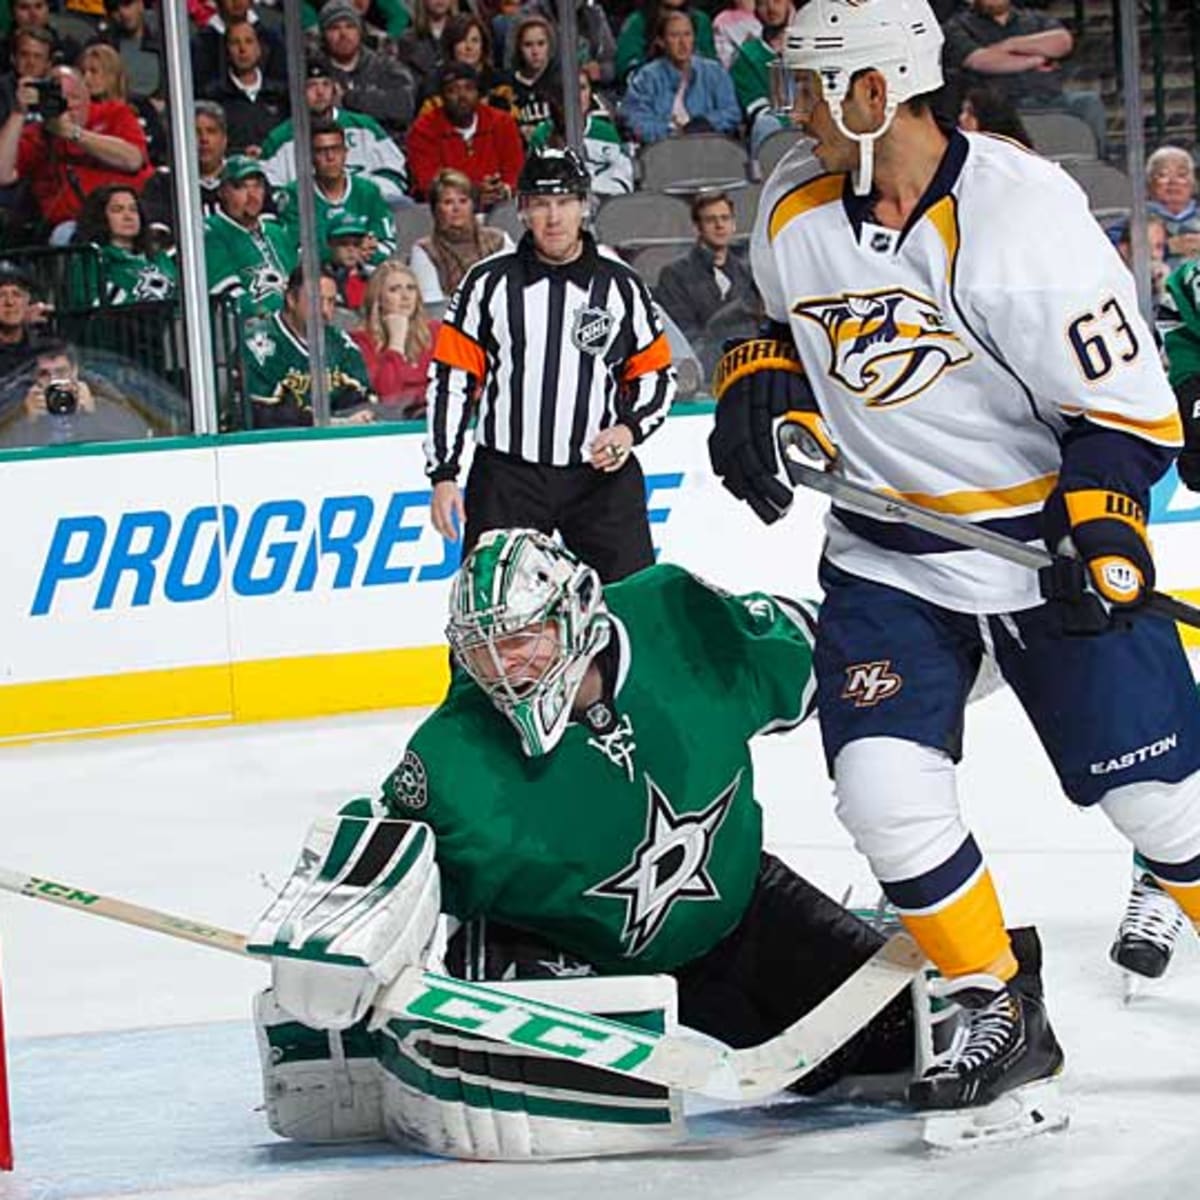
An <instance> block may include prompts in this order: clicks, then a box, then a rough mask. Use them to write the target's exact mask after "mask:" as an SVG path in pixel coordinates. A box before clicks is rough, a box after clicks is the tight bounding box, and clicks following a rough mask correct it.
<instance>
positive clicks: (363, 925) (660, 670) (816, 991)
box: [251, 530, 1040, 1159]
mask: <svg viewBox="0 0 1200 1200" xmlns="http://www.w3.org/2000/svg"><path fill="white" fill-rule="evenodd" d="M450 608H451V611H450V619H449V626H448V636H449V640H450V643H451V646H452V649H453V654H454V661H455V664H456V669H455V671H454V677H453V680H452V684H451V688H450V691H449V694H448V696H447V698H446V700H445V701H444V702H443V703H442V704H441V705H440V706H439V707H438V708H437V709H436V710H435V711H434V712H433V713H432V715H431V716H430V717H429V718H428V719H427V720H426V721H425V722H424V723H423V724H422V725H421V727H420V728H419V729H418V730H417V731H416V733H415V734H414V735H413V737H412V740H411V742H410V744H409V746H408V749H407V750H406V752H405V754H404V757H403V759H402V761H401V762H400V764H399V766H397V767H396V769H395V770H394V771H393V772H392V773H391V774H390V775H389V776H388V777H387V779H386V781H385V782H384V785H383V788H382V795H381V796H380V797H379V798H377V799H375V800H358V801H353V802H351V803H350V804H349V805H347V806H346V808H345V809H343V812H342V814H341V816H340V817H338V818H333V819H330V820H327V821H321V822H318V823H317V825H316V826H314V829H313V831H312V833H311V834H310V836H309V839H308V841H307V842H306V844H305V846H304V848H303V850H302V852H301V855H300V860H299V862H298V864H297V867H296V870H295V872H294V873H293V875H292V877H291V879H290V880H289V881H288V882H287V884H286V885H285V887H284V888H283V890H282V891H281V893H280V895H279V897H278V898H277V899H276V901H275V902H274V903H273V904H272V905H271V906H270V908H269V909H268V911H267V912H266V913H265V914H264V916H263V917H262V919H261V920H260V921H259V923H258V925H257V927H256V928H255V930H254V933H253V934H252V936H251V945H252V948H253V949H254V950H256V951H257V952H259V953H265V954H269V955H270V956H271V964H272V974H273V986H272V988H271V989H270V990H269V991H268V992H266V993H264V994H263V995H262V996H261V997H260V998H259V1000H258V1003H257V1019H258V1026H259V1038H260V1048H261V1051H262V1063H263V1070H264V1078H265V1091H266V1098H267V1111H268V1117H269V1120H270V1122H271V1126H272V1128H273V1129H274V1130H275V1131H276V1132H277V1133H279V1134H282V1135H283V1136H285V1137H291V1138H297V1139H302V1140H308V1141H325V1140H343V1139H353V1138H380V1137H389V1138H392V1139H394V1140H397V1141H400V1142H402V1143H404V1144H405V1145H408V1146H412V1147H417V1148H420V1149H423V1150H427V1151H430V1152H433V1153H438V1154H444V1155H450V1156H454V1157H461V1158H481V1159H524V1158H555V1157H570V1156H582V1155H597V1154H606V1153H627V1152H633V1151H646V1150H652V1149H655V1148H657V1147H662V1146H666V1145H669V1144H671V1143H673V1142H675V1141H678V1140H679V1139H681V1138H682V1137H683V1136H684V1124H683V1117H682V1101H681V1096H680V1095H679V1094H678V1092H676V1091H675V1090H673V1089H668V1088H665V1087H657V1086H652V1085H649V1084H646V1083H644V1082H642V1081H640V1080H630V1079H627V1078H623V1077H621V1076H618V1075H613V1074H608V1073H606V1072H603V1071H601V1070H599V1069H597V1068H595V1067H591V1066H585V1065H580V1064H576V1063H572V1062H564V1061H561V1060H556V1059H549V1058H546V1057H543V1056H538V1055H535V1054H531V1053H529V1052H526V1051H519V1050H516V1049H514V1048H512V1047H509V1046H503V1045H498V1044H496V1043H492V1042H485V1041H482V1040H479V1039H473V1038H470V1037H466V1036H463V1035H458V1034H448V1033H445V1032H442V1031H439V1030H437V1029H435V1028H432V1027H430V1026H428V1025H425V1024H422V1023H415V1022H412V1021H407V1020H405V1021H401V1020H397V1019H391V1018H388V1016H387V1015H386V1013H377V1012H376V1010H375V1007H374V1006H375V1004H376V1001H377V999H378V997H379V996H380V994H381V991H382V990H383V989H385V988H386V987H387V986H388V985H389V983H390V982H391V981H392V980H393V979H395V977H396V976H397V975H398V974H399V973H401V972H402V971H404V970H405V969H408V968H411V967H413V966H418V967H420V966H424V965H426V964H427V963H429V962H430V961H431V955H432V953H433V949H432V948H433V946H434V942H435V934H436V932H437V929H438V921H439V914H440V913H443V912H444V913H446V914H448V916H449V917H450V918H451V924H452V925H453V926H454V932H453V934H452V936H451V937H450V938H449V942H448V945H447V946H446V949H445V964H446V969H447V970H448V971H449V972H450V973H451V974H454V975H458V976H461V977H462V978H466V979H474V980H495V981H503V984H502V986H503V987H505V988H507V989H510V990H514V991H515V990H519V989H521V988H525V989H531V994H534V995H537V996H540V997H541V998H542V999H544V1000H546V1001H550V1002H552V1003H555V1004H559V1005H564V1006H568V1007H572V1008H577V1009H582V1010H585V1011H589V1012H593V1013H606V1014H619V1015H620V1016H621V1019H623V1020H625V1021H628V1022H644V1023H649V1024H651V1025H653V1026H655V1027H657V1028H660V1029H663V1028H666V1029H670V1028H671V1027H672V1026H673V1025H674V1024H675V1022H676V1021H678V1022H680V1023H682V1025H684V1026H686V1027H687V1028H688V1029H690V1030H695V1031H698V1032H699V1033H701V1034H704V1035H707V1036H709V1037H711V1038H715V1039H718V1040H719V1041H721V1042H723V1043H725V1044H726V1045H728V1046H731V1047H735V1048H737V1047H747V1046H754V1045H758V1044H760V1043H762V1042H764V1041H766V1040H767V1039H770V1038H772V1037H773V1036H775V1035H777V1034H778V1033H779V1032H780V1031H781V1030H783V1029H785V1028H786V1027H787V1026H789V1025H790V1024H791V1023H792V1022H794V1021H795V1020H796V1019H797V1018H798V1017H799V1016H801V1015H802V1014H804V1013H806V1012H807V1011H808V1010H810V1009H812V1008H813V1007H814V1006H815V1005H817V1004H818V1003H819V1002H820V1001H821V1000H823V999H824V998H825V997H826V996H828V995H829V994H830V993H831V992H832V991H833V990H834V989H835V988H836V987H838V985H839V984H841V983H842V982H843V981H844V980H845V979H847V977H849V976H851V975H852V974H853V973H854V972H855V970H856V969H857V968H858V967H859V966H860V965H861V964H863V963H864V962H865V961H866V960H867V959H869V958H870V957H871V956H872V954H873V953H874V952H875V951H876V950H877V949H878V948H879V947H880V946H881V945H882V944H883V941H884V938H883V935H882V934H881V933H880V932H878V931H877V930H876V929H875V928H872V927H871V926H870V925H868V924H866V923H864V922H863V921H861V920H859V919H858V918H857V917H856V916H855V915H853V914H852V913H850V912H849V911H847V910H846V909H845V908H843V907H842V906H840V905H838V904H837V903H835V902H834V901H833V900H831V899H830V898H828V897H827V896H825V895H824V894H823V893H821V892H820V891H819V890H818V889H816V888H815V887H814V886H813V885H811V884H810V883H808V882H807V881H806V880H805V879H803V878H802V877H801V876H799V875H798V874H796V873H795V872H794V871H792V870H791V869H789V868H788V867H787V866H785V865H784V864H783V863H782V862H781V861H779V860H778V859H777V858H775V857H773V856H772V855H770V854H768V853H765V852H764V850H763V843H762V812H761V809H760V807H759V804H758V802H757V800H756V799H755V795H754V772H753V764H752V761H751V756H750V749H749V742H750V740H751V738H753V737H754V736H755V735H756V734H760V733H768V732H774V731H777V730H784V729H789V728H792V727H793V726H795V725H797V724H798V723H799V722H801V721H802V720H803V719H804V718H805V717H806V716H807V715H808V713H809V711H810V709H811V705H812V696H813V691H814V681H813V677H812V644H813V634H814V628H815V610H814V609H813V607H812V606H811V605H809V604H806V603H797V602H794V601H789V600H786V599H783V598H780V597H776V596H771V595H767V594H765V593H750V594H747V595H742V596H733V595H729V594H726V593H724V592H722V591H719V590H718V589H716V588H714V587H711V586H709V585H708V584H706V583H704V582H703V581H701V580H700V579H698V578H696V577H695V576H693V575H691V574H689V573H688V572H686V571H684V570H682V569H680V568H678V567H673V566H666V565H660V566H656V567H653V568H650V569H649V570H647V571H644V572H641V573H639V574H638V575H636V576H634V577H632V578H630V579H628V580H625V581H623V582H620V583H616V584H612V585H610V586H609V587H608V588H607V589H602V588H601V585H600V582H599V580H598V578H597V576H596V573H595V572H594V571H593V570H592V569H591V568H589V567H587V566H585V565H583V564H582V563H580V562H579V561H578V560H577V559H576V558H574V557H573V556H572V555H571V554H570V553H569V552H568V551H566V550H564V549H563V548H562V547H560V546H559V545H557V544H556V543H554V542H553V541H551V540H550V539H549V538H547V537H545V536H544V535H542V534H540V533H537V532H535V531H531V530H500V531H495V532H492V533H488V534H485V535H484V536H483V538H482V539H481V541H480V542H479V544H478V545H477V547H476V548H475V550H474V551H473V552H472V553H471V554H470V555H469V556H468V558H467V559H466V561H465V562H464V563H463V565H462V567H461V568H460V571H459V573H458V575H457V577H456V579H455V581H454V585H453V588H452V591H451V601H450ZM1014 944H1015V946H1016V948H1017V953H1018V955H1019V957H1020V960H1021V969H1022V971H1023V972H1024V973H1025V974H1026V976H1027V977H1028V979H1029V985H1030V987H1032V988H1038V987H1040V981H1039V979H1038V972H1039V969H1040V962H1039V960H1040V949H1039V947H1038V944H1037V939H1036V935H1035V934H1034V933H1033V931H1032V930H1026V931H1018V932H1017V936H1015V937H1014ZM910 996H911V994H910V992H909V991H902V992H901V993H900V994H899V995H898V996H897V997H896V998H895V1000H893V1001H892V1002H891V1003H890V1004H888V1006H887V1007H886V1008H884V1009H883V1011H882V1012H881V1013H880V1014H879V1015H878V1016H877V1017H876V1018H875V1019H874V1020H872V1021H870V1022H869V1023H868V1024H866V1025H865V1026H864V1027H863V1028H861V1029H860V1030H858V1031H857V1032H856V1033H855V1034H854V1036H852V1037H851V1038H850V1039H849V1040H848V1041H846V1042H845V1044H844V1045H842V1047H841V1048H840V1049H839V1050H837V1051H836V1052H835V1053H834V1054H832V1055H831V1056H830V1057H828V1058H827V1059H825V1061H824V1062H822V1063H821V1064H820V1066H818V1067H817V1068H816V1069H815V1070H814V1071H811V1072H809V1073H807V1074H806V1075H805V1076H804V1077H803V1079H801V1080H800V1081H799V1083H798V1084H797V1085H796V1086H797V1089H798V1090H802V1091H804V1092H806V1093H814V1092H819V1091H821V1090H823V1089H825V1088H828V1087H830V1086H831V1085H833V1084H835V1083H837V1082H839V1081H842V1080H846V1079H849V1078H851V1077H855V1076H861V1075H870V1076H873V1077H879V1076H889V1077H892V1078H893V1079H894V1080H896V1081H898V1083H899V1087H900V1088H901V1089H903V1086H904V1085H905V1084H906V1083H907V1082H908V1080H909V1079H911V1077H912V1075H913V1071H914V1068H915V1067H916V1066H918V1065H923V1064H924V1060H926V1059H927V1057H928V1052H927V1051H926V1052H923V1053H918V1052H917V1049H916V1047H917V1046H918V1043H921V1044H924V1045H928V1044H929V1043H930V1038H929V1037H928V1034H927V1032H926V1034H925V1036H924V1038H923V1039H922V1038H918V1036H917V1033H918V1027H919V1028H920V1030H922V1031H927V1030H928V1028H929V1023H928V1022H927V1021H925V1020H924V1019H923V1017H924V1015H925V1014H924V1011H923V1006H918V1008H919V1013H918V1015H919V1016H920V1017H921V1018H922V1019H921V1020H914V1008H913V1002H912V1000H911V998H910ZM962 1049H963V1048H962V1047H961V1046H960V1047H958V1050H959V1051H961V1050H962ZM918 1059H920V1060H922V1061H921V1063H918V1061H917V1060H918ZM980 1099H981V1101H986V1100H987V1099H988V1097H987V1096H986V1095H982V1096H981V1097H980Z"/></svg>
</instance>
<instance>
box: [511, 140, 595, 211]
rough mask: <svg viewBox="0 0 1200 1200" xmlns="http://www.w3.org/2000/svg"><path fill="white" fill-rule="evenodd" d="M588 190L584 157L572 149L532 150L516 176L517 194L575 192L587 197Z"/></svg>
mask: <svg viewBox="0 0 1200 1200" xmlns="http://www.w3.org/2000/svg"><path fill="white" fill-rule="evenodd" d="M591 190H592V180H591V176H590V175H588V171H587V167H585V166H584V165H583V159H581V158H580V157H579V155H578V154H577V153H576V152H575V151H574V150H570V149H565V150H559V149H555V148H553V147H550V146H543V147H542V148H541V149H538V150H533V151H531V152H530V154H529V157H528V158H526V159H525V165H524V166H523V167H522V168H521V174H520V176H519V177H518V179H517V195H518V196H578V197H579V198H580V199H581V200H586V199H587V197H588V194H589V193H590V192H591Z"/></svg>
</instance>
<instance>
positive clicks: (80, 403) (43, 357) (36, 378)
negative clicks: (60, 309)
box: [24, 342, 96, 421]
mask: <svg viewBox="0 0 1200 1200" xmlns="http://www.w3.org/2000/svg"><path fill="white" fill-rule="evenodd" d="M24 408H25V416H26V417H27V418H28V419H29V420H30V421H36V420H38V419H39V418H41V417H58V418H70V417H73V416H75V414H76V413H94V412H95V411H96V398H95V396H93V395H92V389H91V388H90V387H89V386H88V384H87V380H85V379H81V378H80V377H79V363H78V361H77V360H76V358H75V352H74V350H72V348H71V346H70V344H69V343H68V342H44V343H43V344H42V346H41V347H40V349H39V350H38V355H37V363H36V365H35V367H34V374H33V382H32V383H31V384H30V385H29V390H28V391H27V392H26V393H25V400H24Z"/></svg>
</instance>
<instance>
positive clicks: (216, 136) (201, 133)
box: [194, 100, 229, 213]
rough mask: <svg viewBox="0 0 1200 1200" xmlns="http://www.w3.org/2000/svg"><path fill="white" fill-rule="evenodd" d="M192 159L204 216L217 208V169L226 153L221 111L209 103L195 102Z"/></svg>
mask: <svg viewBox="0 0 1200 1200" xmlns="http://www.w3.org/2000/svg"><path fill="white" fill-rule="evenodd" d="M194 109H195V113H196V157H197V159H198V160H199V167H200V203H201V205H202V206H203V208H204V211H205V212H206V213H209V212H212V211H213V210H214V209H215V208H216V207H217V194H218V191H219V189H220V187H221V170H222V168H223V167H224V166H225V156H226V154H227V153H228V151H229V130H228V126H227V125H226V122H225V110H224V109H223V108H222V107H221V106H220V105H219V104H215V103H213V101H211V100H197V101H196V103H195V105H194Z"/></svg>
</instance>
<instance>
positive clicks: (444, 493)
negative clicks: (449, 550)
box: [429, 479, 467, 542]
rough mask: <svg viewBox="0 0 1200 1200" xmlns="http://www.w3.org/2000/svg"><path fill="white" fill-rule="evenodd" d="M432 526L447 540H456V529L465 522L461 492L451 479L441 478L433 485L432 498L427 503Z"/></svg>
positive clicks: (465, 516)
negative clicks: (428, 503)
mask: <svg viewBox="0 0 1200 1200" xmlns="http://www.w3.org/2000/svg"><path fill="white" fill-rule="evenodd" d="M429 512H430V516H431V517H432V519H433V527H434V529H436V530H437V531H438V533H440V534H441V535H442V537H444V538H445V539H446V541H448V542H457V541H458V531H459V530H460V529H462V527H463V526H464V525H466V523H467V510H466V508H465V507H464V505H463V498H462V492H461V491H459V487H458V484H457V483H455V482H454V480H453V479H443V480H442V481H441V483H435V484H434V485H433V500H432V501H431V502H430V505H429Z"/></svg>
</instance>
